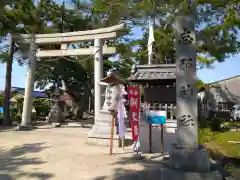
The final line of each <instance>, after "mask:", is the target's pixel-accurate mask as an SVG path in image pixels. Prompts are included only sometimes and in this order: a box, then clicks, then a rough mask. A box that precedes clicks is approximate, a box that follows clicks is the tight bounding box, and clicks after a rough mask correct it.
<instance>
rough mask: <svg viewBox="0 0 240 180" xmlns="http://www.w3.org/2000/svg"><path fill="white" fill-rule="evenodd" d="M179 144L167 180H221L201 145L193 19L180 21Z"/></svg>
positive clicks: (178, 51) (186, 17) (174, 151)
mask: <svg viewBox="0 0 240 180" xmlns="http://www.w3.org/2000/svg"><path fill="white" fill-rule="evenodd" d="M175 29H176V96H177V97H176V98H177V110H176V118H177V120H178V130H177V144H176V145H174V146H173V149H172V151H171V153H170V165H171V166H172V167H173V168H172V169H168V170H166V171H164V173H163V174H164V178H163V179H169V180H170V179H171V180H172V179H179V180H192V179H195V180H206V179H211V180H220V179H222V177H221V175H220V174H219V173H217V172H210V161H209V155H208V152H207V150H206V149H204V148H203V147H200V146H199V145H198V122H197V121H198V118H197V113H198V112H197V80H196V47H195V46H196V42H195V41H196V40H195V23H194V19H193V17H191V16H177V17H176V24H175Z"/></svg>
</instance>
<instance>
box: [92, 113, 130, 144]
mask: <svg viewBox="0 0 240 180" xmlns="http://www.w3.org/2000/svg"><path fill="white" fill-rule="evenodd" d="M111 127H112V115H111V114H110V112H108V111H101V112H100V114H99V115H98V116H97V117H95V124H94V126H93V127H92V129H91V131H90V132H89V134H88V144H92V145H93V144H94V145H101V146H109V145H110V135H111ZM116 130H117V129H116V127H115V126H114V137H113V146H114V147H119V145H120V141H119V137H118V135H117V134H116ZM131 142H132V141H131ZM126 144H129V139H127V138H125V145H126Z"/></svg>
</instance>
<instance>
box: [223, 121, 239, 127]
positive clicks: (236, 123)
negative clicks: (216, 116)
mask: <svg viewBox="0 0 240 180" xmlns="http://www.w3.org/2000/svg"><path fill="white" fill-rule="evenodd" d="M223 124H224V125H225V126H226V127H240V122H225V123H223Z"/></svg>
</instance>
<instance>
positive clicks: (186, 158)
mask: <svg viewBox="0 0 240 180" xmlns="http://www.w3.org/2000/svg"><path fill="white" fill-rule="evenodd" d="M170 164H171V166H172V167H173V168H175V169H178V170H181V171H187V172H199V173H209V172H210V160H209V154H208V152H207V150H206V149H200V148H199V149H194V150H191V149H177V148H176V147H175V148H173V149H172V151H171V153H170Z"/></svg>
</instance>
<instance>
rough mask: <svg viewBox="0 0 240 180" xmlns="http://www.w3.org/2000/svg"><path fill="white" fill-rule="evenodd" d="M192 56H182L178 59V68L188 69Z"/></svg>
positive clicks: (190, 66)
mask: <svg viewBox="0 0 240 180" xmlns="http://www.w3.org/2000/svg"><path fill="white" fill-rule="evenodd" d="M192 65H193V63H192V58H183V59H181V60H180V69H181V70H182V71H189V69H190V68H192Z"/></svg>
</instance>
